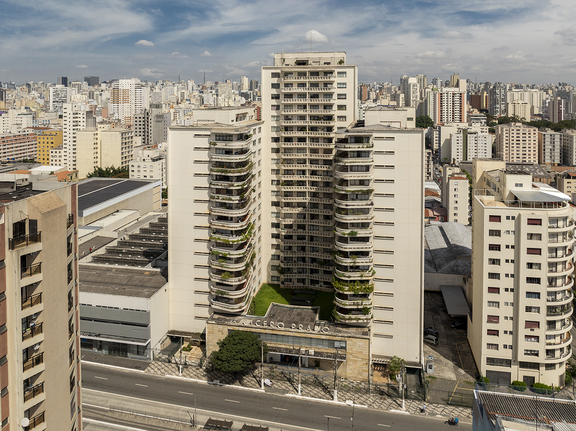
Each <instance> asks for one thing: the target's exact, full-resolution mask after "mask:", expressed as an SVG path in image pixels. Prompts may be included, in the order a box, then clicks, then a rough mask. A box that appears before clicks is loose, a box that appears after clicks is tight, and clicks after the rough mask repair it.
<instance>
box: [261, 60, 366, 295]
mask: <svg viewBox="0 0 576 431" xmlns="http://www.w3.org/2000/svg"><path fill="white" fill-rule="evenodd" d="M357 71H358V69H357V66H351V65H347V64H346V53H344V52H326V53H324V52H311V53H289V54H275V55H274V66H269V67H263V68H262V120H264V124H265V127H264V132H263V140H264V142H265V144H264V145H263V152H264V157H263V158H264V160H270V161H271V164H270V168H269V169H264V170H263V176H264V182H265V183H267V184H271V185H272V186H273V187H272V193H271V194H272V198H271V199H270V200H268V202H266V203H265V206H264V213H266V214H271V216H272V218H271V222H270V223H269V224H268V225H267V226H265V230H264V233H265V237H266V238H272V241H271V243H270V244H269V245H268V247H269V248H268V250H266V251H265V253H266V254H269V255H271V256H272V259H273V260H272V266H273V268H274V271H273V273H272V275H271V281H272V282H277V283H280V284H281V285H282V286H284V287H300V286H301V287H310V288H316V289H321V290H332V278H333V267H332V255H331V253H332V252H333V244H334V240H335V235H334V230H335V226H334V211H335V197H336V196H335V195H336V192H335V190H334V189H333V187H334V181H335V178H334V177H333V171H334V163H335V161H336V160H337V159H336V158H335V136H336V131H337V130H338V129H342V130H344V129H345V128H346V127H347V126H348V125H349V124H351V123H353V122H354V121H355V120H356V100H357V98H358V96H357V88H358V76H357V74H358V73H357ZM363 197H364V195H362V196H361V195H358V199H363Z"/></svg>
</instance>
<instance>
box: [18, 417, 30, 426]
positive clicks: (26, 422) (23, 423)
mask: <svg viewBox="0 0 576 431" xmlns="http://www.w3.org/2000/svg"><path fill="white" fill-rule="evenodd" d="M20 425H22V427H24V428H25V427H27V426H28V425H30V419H28V418H24V419H22V420H21V421H20Z"/></svg>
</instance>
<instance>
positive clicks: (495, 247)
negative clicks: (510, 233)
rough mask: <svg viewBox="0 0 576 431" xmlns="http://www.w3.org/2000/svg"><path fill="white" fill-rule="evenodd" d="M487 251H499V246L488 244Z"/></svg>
mask: <svg viewBox="0 0 576 431" xmlns="http://www.w3.org/2000/svg"><path fill="white" fill-rule="evenodd" d="M488 250H491V251H500V244H488Z"/></svg>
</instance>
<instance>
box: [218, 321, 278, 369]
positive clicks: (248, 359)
mask: <svg viewBox="0 0 576 431" xmlns="http://www.w3.org/2000/svg"><path fill="white" fill-rule="evenodd" d="M261 345H262V341H260V338H258V336H257V335H255V334H253V333H252V332H245V331H233V332H231V333H230V334H228V335H227V336H226V338H224V339H223V340H222V341H219V342H218V346H219V349H218V350H217V351H215V352H213V353H212V356H211V357H210V359H211V362H212V364H213V365H214V369H215V370H216V371H224V372H228V373H240V372H242V371H244V370H246V369H248V368H250V367H253V366H254V363H255V362H256V361H258V360H260V356H261ZM267 352H268V347H267V346H266V344H264V354H265V355H266V353H267Z"/></svg>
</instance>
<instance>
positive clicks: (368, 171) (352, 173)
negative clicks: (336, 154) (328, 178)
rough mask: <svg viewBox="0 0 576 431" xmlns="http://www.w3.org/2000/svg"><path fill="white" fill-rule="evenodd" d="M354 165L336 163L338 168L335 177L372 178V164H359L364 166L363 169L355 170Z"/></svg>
mask: <svg viewBox="0 0 576 431" xmlns="http://www.w3.org/2000/svg"><path fill="white" fill-rule="evenodd" d="M353 167H354V166H341V165H339V164H336V169H335V170H334V177H335V178H343V179H372V177H373V176H374V172H373V171H372V165H368V166H358V167H362V168H363V169H362V170H355V169H354V170H353V169H350V168H353Z"/></svg>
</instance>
